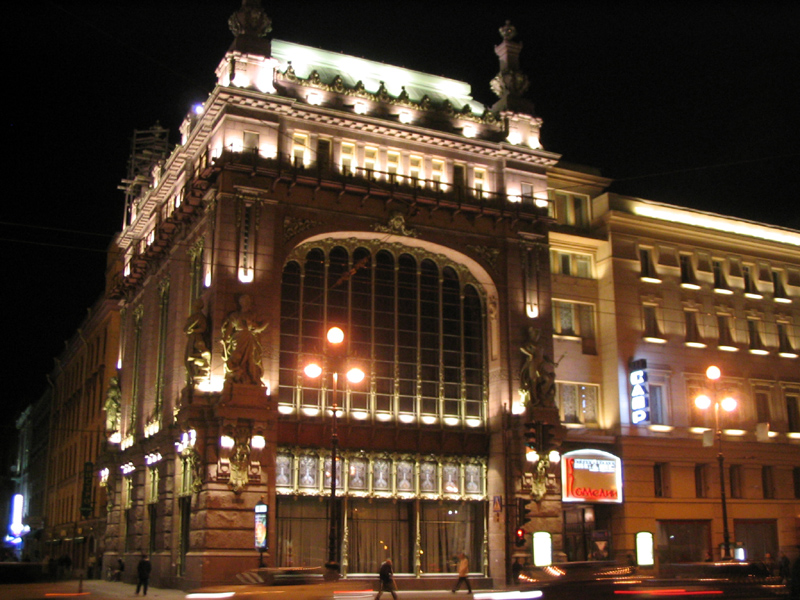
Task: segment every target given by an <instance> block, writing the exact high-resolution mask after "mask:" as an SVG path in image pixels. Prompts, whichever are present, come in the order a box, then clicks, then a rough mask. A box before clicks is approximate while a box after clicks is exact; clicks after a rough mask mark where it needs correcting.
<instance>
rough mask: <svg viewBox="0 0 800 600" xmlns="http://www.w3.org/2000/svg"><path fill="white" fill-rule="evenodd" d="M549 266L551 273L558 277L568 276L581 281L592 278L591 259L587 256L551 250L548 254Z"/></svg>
mask: <svg viewBox="0 0 800 600" xmlns="http://www.w3.org/2000/svg"><path fill="white" fill-rule="evenodd" d="M550 265H551V270H552V271H553V273H556V274H559V275H569V276H571V277H581V278H583V279H591V278H592V257H591V256H590V255H588V254H575V253H572V252H561V251H558V250H553V251H552V252H551V253H550Z"/></svg>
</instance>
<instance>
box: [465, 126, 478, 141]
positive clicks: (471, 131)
mask: <svg viewBox="0 0 800 600" xmlns="http://www.w3.org/2000/svg"><path fill="white" fill-rule="evenodd" d="M476 135H478V130H477V129H475V128H474V127H473V126H472V125H467V126H466V127H464V137H468V138H474V137H475V136H476Z"/></svg>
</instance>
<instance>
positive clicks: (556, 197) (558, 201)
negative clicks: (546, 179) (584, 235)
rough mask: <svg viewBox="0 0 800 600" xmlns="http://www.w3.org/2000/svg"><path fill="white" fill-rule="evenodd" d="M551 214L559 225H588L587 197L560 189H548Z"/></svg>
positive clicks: (583, 226)
mask: <svg viewBox="0 0 800 600" xmlns="http://www.w3.org/2000/svg"><path fill="white" fill-rule="evenodd" d="M549 196H550V201H551V214H550V216H551V217H553V218H555V220H556V222H557V223H559V224H560V225H571V226H573V227H581V228H585V227H588V226H589V197H588V196H586V195H584V194H572V193H568V192H564V191H561V190H550V193H549Z"/></svg>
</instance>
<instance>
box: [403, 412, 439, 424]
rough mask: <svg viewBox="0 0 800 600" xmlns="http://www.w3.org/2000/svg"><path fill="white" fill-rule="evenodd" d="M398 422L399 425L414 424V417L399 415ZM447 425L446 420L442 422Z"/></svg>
mask: <svg viewBox="0 0 800 600" xmlns="http://www.w3.org/2000/svg"><path fill="white" fill-rule="evenodd" d="M399 418H400V422H401V423H413V422H414V420H415V419H414V415H408V414H403V415H400V417H399ZM444 421H445V423H447V419H445V420H444Z"/></svg>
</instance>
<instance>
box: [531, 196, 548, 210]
mask: <svg viewBox="0 0 800 600" xmlns="http://www.w3.org/2000/svg"><path fill="white" fill-rule="evenodd" d="M533 203H534V205H536V208H547V207H548V206H549V205H550V202H549V201H548V200H547V198H534V199H533Z"/></svg>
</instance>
